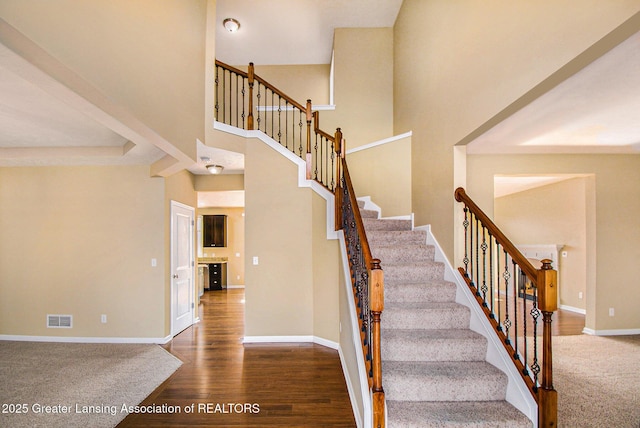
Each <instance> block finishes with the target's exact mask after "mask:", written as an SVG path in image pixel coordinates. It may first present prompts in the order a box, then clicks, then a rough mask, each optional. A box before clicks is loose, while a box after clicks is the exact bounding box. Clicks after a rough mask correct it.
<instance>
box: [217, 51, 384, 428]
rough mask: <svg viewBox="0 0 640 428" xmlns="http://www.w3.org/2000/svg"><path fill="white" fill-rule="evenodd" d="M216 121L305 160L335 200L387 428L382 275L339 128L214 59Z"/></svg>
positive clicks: (370, 372) (379, 424)
mask: <svg viewBox="0 0 640 428" xmlns="http://www.w3.org/2000/svg"><path fill="white" fill-rule="evenodd" d="M215 76H216V78H215V84H216V86H215V89H216V91H215V119H216V121H218V122H222V123H225V124H227V125H230V126H234V127H237V128H241V129H245V130H259V131H262V132H264V133H265V134H266V135H268V136H269V137H271V138H272V139H273V140H275V141H277V142H278V143H279V144H280V145H282V146H283V147H285V148H286V149H288V150H290V151H291V152H292V153H294V154H296V155H297V156H299V157H300V158H302V159H303V160H304V161H305V162H306V178H307V179H309V180H315V181H317V182H318V183H320V184H321V185H322V186H324V187H325V188H326V189H328V190H329V191H331V192H332V193H333V194H334V197H335V207H336V212H335V224H336V229H337V230H339V229H341V230H343V231H344V237H345V244H346V247H347V257H348V258H349V268H350V273H351V287H352V292H353V298H354V303H355V307H356V312H357V318H358V325H359V328H360V340H361V344H362V350H363V354H364V359H365V361H364V366H365V368H366V373H367V377H368V382H369V388H370V393H371V397H372V408H373V415H372V416H373V426H374V427H375V428H384V426H385V418H384V414H385V409H384V406H385V404H384V403H385V401H384V390H383V388H382V363H381V356H380V353H381V352H380V349H381V347H380V317H381V314H382V310H383V307H384V282H383V281H384V275H383V272H382V268H381V267H380V260H377V259H372V257H371V251H369V243H368V242H367V237H366V234H365V231H364V226H363V222H362V218H361V216H360V210H359V208H358V203H357V201H356V195H355V192H354V191H353V185H352V183H351V179H350V177H349V171H348V168H347V162H346V159H345V141H344V139H343V136H342V131H341V130H340V128H338V129H336V131H335V133H334V134H333V135H332V134H329V133H327V132H325V131H323V130H321V129H320V122H319V121H320V117H319V113H318V112H317V111H313V106H312V104H311V100H307V102H306V104H305V105H302V104H300V103H298V102H296V101H295V100H293V99H292V98H291V97H289V96H287V95H286V94H284V93H283V92H282V91H280V90H279V89H277V88H275V87H274V86H273V85H271V84H269V83H268V82H266V81H265V80H264V79H262V78H261V77H260V76H258V75H256V74H255V71H254V67H253V63H250V64H249V67H248V70H247V71H246V72H245V71H242V70H239V69H237V68H234V67H231V66H229V65H227V64H224V63H222V62H220V61H216V73H215Z"/></svg>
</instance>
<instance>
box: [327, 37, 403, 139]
mask: <svg viewBox="0 0 640 428" xmlns="http://www.w3.org/2000/svg"><path fill="white" fill-rule="evenodd" d="M333 44H334V55H335V57H334V88H335V98H334V102H335V105H336V109H335V111H334V112H322V113H321V114H320V117H321V125H322V129H323V130H325V131H326V132H329V133H330V134H333V132H335V128H337V127H340V128H342V131H343V133H344V138H345V139H346V140H347V148H353V147H357V146H361V145H363V144H368V143H372V142H374V141H378V140H382V139H384V138H388V137H391V136H392V135H393V30H392V29H391V28H337V29H336V30H335V33H334V41H333Z"/></svg>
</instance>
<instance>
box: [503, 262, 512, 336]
mask: <svg viewBox="0 0 640 428" xmlns="http://www.w3.org/2000/svg"><path fill="white" fill-rule="evenodd" d="M503 276H504V322H503V323H502V324H503V325H504V334H505V336H506V344H507V345H511V338H510V337H509V329H510V328H511V319H510V318H509V285H510V283H511V272H509V255H508V253H507V252H506V250H505V252H504V274H503Z"/></svg>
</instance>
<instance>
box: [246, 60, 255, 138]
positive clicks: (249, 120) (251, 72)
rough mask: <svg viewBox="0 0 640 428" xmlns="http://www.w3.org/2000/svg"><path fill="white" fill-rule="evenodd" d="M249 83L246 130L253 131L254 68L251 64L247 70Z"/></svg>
mask: <svg viewBox="0 0 640 428" xmlns="http://www.w3.org/2000/svg"><path fill="white" fill-rule="evenodd" d="M247 75H248V79H247V80H248V81H249V115H248V116H247V129H248V130H249V131H252V130H253V82H254V76H255V75H254V67H253V63H252V62H250V63H249V70H248V72H247Z"/></svg>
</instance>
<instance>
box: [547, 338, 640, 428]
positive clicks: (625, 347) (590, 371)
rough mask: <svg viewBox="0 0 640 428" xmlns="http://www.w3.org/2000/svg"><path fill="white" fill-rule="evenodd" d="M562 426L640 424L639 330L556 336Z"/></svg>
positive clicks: (625, 427)
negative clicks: (632, 333) (635, 332)
mask: <svg viewBox="0 0 640 428" xmlns="http://www.w3.org/2000/svg"><path fill="white" fill-rule="evenodd" d="M553 372H554V378H553V383H554V386H555V389H556V390H557V391H558V426H559V427H561V428H587V427H594V428H640V335H636V336H609V337H598V336H589V335H580V336H556V337H554V338H553Z"/></svg>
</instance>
